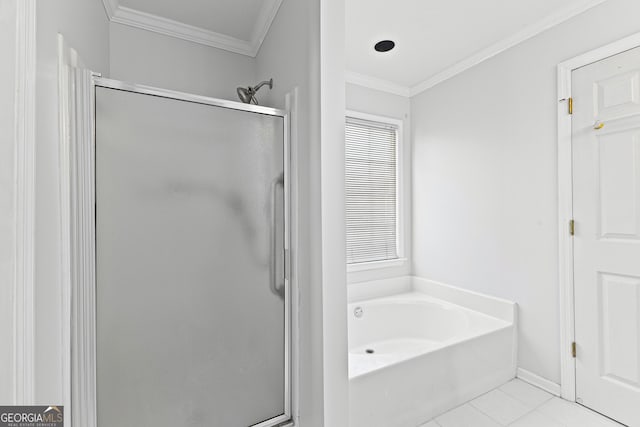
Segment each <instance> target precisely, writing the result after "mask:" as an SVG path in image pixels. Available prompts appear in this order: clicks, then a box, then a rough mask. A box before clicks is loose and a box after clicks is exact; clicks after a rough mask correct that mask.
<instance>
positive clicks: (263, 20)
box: [251, 0, 282, 57]
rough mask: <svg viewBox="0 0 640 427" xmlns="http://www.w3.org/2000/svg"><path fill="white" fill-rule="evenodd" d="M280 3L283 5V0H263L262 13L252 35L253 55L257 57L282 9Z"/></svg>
mask: <svg viewBox="0 0 640 427" xmlns="http://www.w3.org/2000/svg"><path fill="white" fill-rule="evenodd" d="M280 5H282V0H263V3H262V8H261V9H260V14H259V15H258V19H257V21H256V26H255V28H254V29H253V33H252V37H251V44H252V45H253V55H251V56H254V57H255V56H256V55H257V54H258V52H259V51H260V47H261V46H262V42H263V41H264V39H265V38H266V37H267V33H268V32H269V28H271V24H272V23H273V20H274V19H275V18H276V15H277V14H278V10H280Z"/></svg>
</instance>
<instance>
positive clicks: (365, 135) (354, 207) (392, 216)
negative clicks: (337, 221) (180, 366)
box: [345, 117, 398, 264]
mask: <svg viewBox="0 0 640 427" xmlns="http://www.w3.org/2000/svg"><path fill="white" fill-rule="evenodd" d="M397 145H398V128H397V126H394V125H391V124H387V123H379V122H372V121H368V120H361V119H356V118H352V117H347V118H346V129H345V147H346V148H345V149H346V152H345V168H346V178H345V183H346V209H347V221H346V225H347V263H348V264H356V263H362V262H373V261H385V260H390V259H396V258H398V235H397V234H398V232H397V230H398V226H397V216H398V215H397V210H398V203H397V167H398V159H397Z"/></svg>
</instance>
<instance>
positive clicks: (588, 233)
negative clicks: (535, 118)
mask: <svg viewBox="0 0 640 427" xmlns="http://www.w3.org/2000/svg"><path fill="white" fill-rule="evenodd" d="M572 81H573V87H572V94H573V99H574V102H573V105H574V110H573V120H572V122H573V129H572V132H573V140H572V144H573V185H574V187H573V208H574V218H575V237H574V256H575V258H574V263H575V265H574V274H575V283H574V285H575V310H576V343H577V359H576V396H577V401H578V403H581V404H583V405H585V406H587V407H589V408H592V409H594V410H596V411H598V412H601V413H602V414H605V415H607V416H609V417H611V418H613V419H615V420H617V421H619V422H621V423H624V424H627V425H629V426H633V427H639V426H640V48H636V49H633V50H630V51H627V52H624V53H621V54H619V55H615V56H613V57H610V58H607V59H605V60H602V61H599V62H597V63H594V64H591V65H588V66H586V67H583V68H580V69H578V70H575V71H574V72H573V78H572Z"/></svg>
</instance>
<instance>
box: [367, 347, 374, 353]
mask: <svg viewBox="0 0 640 427" xmlns="http://www.w3.org/2000/svg"><path fill="white" fill-rule="evenodd" d="M365 352H366V353H367V354H373V353H375V351H374V350H373V349H372V348H368V349H366V350H365Z"/></svg>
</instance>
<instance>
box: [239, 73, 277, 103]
mask: <svg viewBox="0 0 640 427" xmlns="http://www.w3.org/2000/svg"><path fill="white" fill-rule="evenodd" d="M264 85H269V89H273V79H269V80H265V81H263V82H260V83H258V84H257V85H255V86H249V87H239V88H238V89H236V92H238V98H240V101H242V102H244V103H245V104H256V105H258V99H257V98H256V93H257V92H258V90H260V88H261V87H262V86H264Z"/></svg>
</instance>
